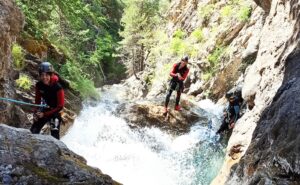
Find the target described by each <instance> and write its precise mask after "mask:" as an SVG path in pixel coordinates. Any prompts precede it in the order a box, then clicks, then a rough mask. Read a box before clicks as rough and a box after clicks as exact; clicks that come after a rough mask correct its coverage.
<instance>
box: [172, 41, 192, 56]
mask: <svg viewBox="0 0 300 185" xmlns="http://www.w3.org/2000/svg"><path fill="white" fill-rule="evenodd" d="M170 50H171V52H172V53H173V54H175V55H179V56H181V55H184V54H186V53H187V54H189V53H190V51H191V47H190V46H189V45H188V44H187V43H186V42H185V41H184V40H182V39H180V38H177V37H175V38H173V39H172V40H171V44H170Z"/></svg>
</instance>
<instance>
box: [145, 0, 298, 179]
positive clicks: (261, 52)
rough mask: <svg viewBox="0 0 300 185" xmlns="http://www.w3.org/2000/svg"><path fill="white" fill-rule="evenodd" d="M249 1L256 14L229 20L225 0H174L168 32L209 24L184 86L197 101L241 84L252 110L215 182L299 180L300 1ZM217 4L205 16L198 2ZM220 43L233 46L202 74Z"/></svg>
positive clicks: (158, 86)
mask: <svg viewBox="0 0 300 185" xmlns="http://www.w3.org/2000/svg"><path fill="white" fill-rule="evenodd" d="M245 2H247V3H249V4H248V5H250V7H251V15H250V17H249V19H248V21H244V22H243V21H242V22H238V21H237V20H234V19H232V20H226V21H224V20H223V18H224V17H222V16H221V14H222V13H221V11H220V10H221V9H222V8H224V7H225V6H226V5H228V4H227V3H228V2H227V1H201V2H200V1H194V0H189V1H183V0H177V1H173V2H172V5H171V9H170V11H169V13H168V19H169V21H170V22H169V23H168V24H167V30H168V31H167V33H168V35H169V36H171V35H172V33H174V31H175V30H177V29H178V28H181V29H182V30H184V31H186V33H187V34H189V33H191V32H192V31H193V30H195V29H196V28H201V29H202V28H203V34H204V35H205V36H207V37H208V38H207V40H205V42H204V43H202V45H201V47H202V48H201V50H200V51H199V53H198V54H197V55H196V56H195V57H192V59H191V63H192V65H190V68H191V70H190V74H189V77H188V79H187V81H186V85H187V86H186V87H187V88H186V90H185V92H186V93H188V94H191V95H194V96H196V100H198V99H201V98H203V97H205V96H207V94H208V96H209V97H210V98H212V99H214V100H216V101H217V100H218V99H220V98H221V97H222V96H223V95H224V94H225V92H226V91H228V90H229V89H231V88H232V87H233V86H235V85H240V86H242V87H243V89H242V94H243V98H244V99H245V101H246V102H247V105H248V109H247V110H246V112H245V114H244V115H243V117H241V118H240V119H239V120H238V122H237V124H236V126H235V128H234V130H233V133H232V136H231V139H230V140H229V143H228V147H227V154H226V158H225V162H224V166H223V167H222V170H221V171H220V173H219V175H218V177H217V178H216V179H215V180H214V181H213V182H212V184H216V185H219V184H299V174H300V173H299V163H300V161H299V146H300V145H299V137H298V135H297V134H296V133H299V126H298V124H299V115H298V113H297V112H299V98H298V96H297V92H298V91H299V80H298V78H299V64H298V63H299V42H300V40H299V39H300V26H299V25H300V22H299V18H300V8H299V6H300V5H299V1H297V0H288V1H281V0H273V1H270V0H255V1H245ZM211 6H213V7H214V9H213V11H212V12H210V14H209V18H207V17H206V18H204V17H203V16H202V17H201V16H199V9H201V8H203V9H204V10H209V7H211ZM223 10H224V9H223ZM206 13H207V12H206ZM207 30H209V33H207V32H206V31H207ZM188 41H189V40H188ZM220 45H221V46H225V47H226V48H229V50H228V51H227V54H225V55H222V56H221V57H220V60H219V62H220V63H219V65H218V69H217V70H216V71H215V74H214V76H213V77H212V78H211V79H209V80H208V81H200V78H201V76H203V73H204V72H205V70H206V69H207V67H209V66H210V65H211V64H209V63H208V60H207V59H208V56H209V54H212V53H214V51H215V49H216V48H217V47H218V46H220ZM165 55H167V54H165ZM168 57H169V58H168ZM168 57H166V58H168V59H167V60H168V61H167V62H166V61H164V60H163V59H162V60H159V61H162V62H161V63H162V64H161V63H160V64H157V68H156V71H159V70H160V69H161V68H162V67H163V66H164V65H163V64H164V62H165V63H168V62H169V61H170V58H171V57H170V56H168ZM165 60H166V59H165ZM177 60H178V59H174V57H173V58H171V61H177ZM166 78H167V77H166ZM164 83H165V82H162V80H160V81H156V82H155V84H154V85H153V86H152V88H150V89H148V90H145V91H144V92H146V95H144V96H141V97H147V98H152V97H153V96H156V97H157V95H160V96H161V95H162V92H164V91H165V89H166V85H164ZM165 84H166V83H165ZM139 87H142V89H145V86H139ZM147 93H148V94H147ZM189 98H190V97H189ZM297 110H298V111H297Z"/></svg>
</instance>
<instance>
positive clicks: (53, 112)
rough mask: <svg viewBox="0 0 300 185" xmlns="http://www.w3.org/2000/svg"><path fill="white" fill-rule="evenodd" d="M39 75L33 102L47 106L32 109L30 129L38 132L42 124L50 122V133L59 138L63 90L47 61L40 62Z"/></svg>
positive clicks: (35, 132)
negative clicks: (32, 120) (32, 121)
mask: <svg viewBox="0 0 300 185" xmlns="http://www.w3.org/2000/svg"><path fill="white" fill-rule="evenodd" d="M39 75H40V80H39V81H38V82H37V83H36V86H35V89H36V92H35V104H42V103H46V104H47V106H48V107H47V108H42V109H41V108H40V109H36V110H35V111H34V123H33V125H32V126H31V128H30V131H31V132H32V133H34V134H38V133H40V131H41V129H42V128H43V126H44V125H45V124H46V123H48V122H50V126H51V135H52V136H53V137H55V138H56V139H59V131H60V124H61V122H62V118H61V116H60V111H61V110H62V109H63V107H64V98H65V96H64V90H63V88H62V86H61V85H60V83H59V82H58V81H59V78H58V76H57V75H56V74H55V73H54V70H53V67H52V65H51V64H50V63H49V62H42V63H41V64H40V66H39Z"/></svg>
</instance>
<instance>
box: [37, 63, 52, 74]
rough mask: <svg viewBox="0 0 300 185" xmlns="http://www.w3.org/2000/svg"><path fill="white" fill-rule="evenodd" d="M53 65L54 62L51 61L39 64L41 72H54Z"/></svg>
mask: <svg viewBox="0 0 300 185" xmlns="http://www.w3.org/2000/svg"><path fill="white" fill-rule="evenodd" d="M53 72H54V70H53V67H52V64H50V63H49V62H42V63H41V64H40V66H39V73H40V74H41V73H53Z"/></svg>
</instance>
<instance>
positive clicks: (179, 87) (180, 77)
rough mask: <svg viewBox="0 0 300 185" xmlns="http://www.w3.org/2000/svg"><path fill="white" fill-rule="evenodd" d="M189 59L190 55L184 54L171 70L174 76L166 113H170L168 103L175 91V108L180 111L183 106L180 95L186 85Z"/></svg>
mask: <svg viewBox="0 0 300 185" xmlns="http://www.w3.org/2000/svg"><path fill="white" fill-rule="evenodd" d="M188 61H189V57H188V56H184V57H183V58H182V59H181V61H180V62H179V63H175V64H174V65H173V68H172V70H171V72H170V76H172V80H171V82H170V89H169V91H168V94H167V96H166V101H165V108H164V115H166V114H167V113H168V104H169V101H170V97H171V94H172V92H173V91H177V96H176V102H175V108H174V109H175V110H177V111H180V110H181V107H180V105H179V101H180V95H181V93H182V92H183V89H184V85H183V81H184V80H185V79H186V77H187V75H188V73H189V68H188V67H187V64H188Z"/></svg>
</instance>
